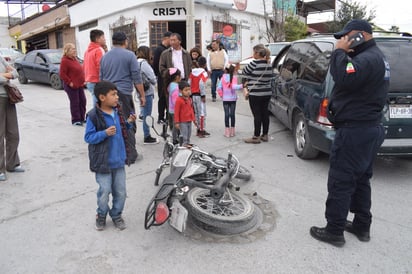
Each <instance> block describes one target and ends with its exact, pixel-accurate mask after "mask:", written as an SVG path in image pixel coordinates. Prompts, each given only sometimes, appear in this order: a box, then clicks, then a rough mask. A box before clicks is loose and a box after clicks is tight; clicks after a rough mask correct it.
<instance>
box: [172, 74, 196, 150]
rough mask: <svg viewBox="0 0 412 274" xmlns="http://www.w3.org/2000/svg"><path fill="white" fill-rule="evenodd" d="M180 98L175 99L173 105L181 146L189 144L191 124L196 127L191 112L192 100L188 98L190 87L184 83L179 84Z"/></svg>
mask: <svg viewBox="0 0 412 274" xmlns="http://www.w3.org/2000/svg"><path fill="white" fill-rule="evenodd" d="M179 90H180V93H181V96H180V97H178V98H177V100H176V105H175V115H174V123H175V127H176V129H177V130H179V131H180V135H181V136H182V137H183V146H187V145H189V144H190V135H191V133H192V122H193V123H195V125H196V120H195V114H194V112H193V106H192V99H191V98H190V94H191V91H190V85H189V84H188V83H187V82H185V81H181V82H179Z"/></svg>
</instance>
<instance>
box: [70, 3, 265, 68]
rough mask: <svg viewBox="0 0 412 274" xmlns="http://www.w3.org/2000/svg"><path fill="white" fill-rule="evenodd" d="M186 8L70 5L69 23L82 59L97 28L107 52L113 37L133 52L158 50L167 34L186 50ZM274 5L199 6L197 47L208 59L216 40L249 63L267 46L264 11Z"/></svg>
mask: <svg viewBox="0 0 412 274" xmlns="http://www.w3.org/2000/svg"><path fill="white" fill-rule="evenodd" d="M186 2H187V1H156V2H154V1H144V0H135V1H130V0H129V1H127V0H123V1H122V0H118V1H111V0H87V1H80V2H77V3H75V4H73V5H70V7H69V13H70V19H71V21H70V22H71V27H73V28H74V29H75V33H76V35H75V36H76V47H77V50H78V52H79V55H80V56H82V54H84V52H85V50H86V48H87V45H88V43H89V33H90V30H92V29H95V28H97V29H101V30H103V31H104V32H105V35H106V41H107V44H108V47H109V49H110V47H111V39H110V38H111V36H112V34H113V33H114V32H115V31H124V32H125V33H126V34H127V36H128V39H129V49H130V50H132V51H136V50H137V48H138V47H139V46H141V45H145V46H149V47H151V48H155V47H156V46H157V45H158V44H159V43H160V41H161V38H162V35H163V33H164V32H166V31H171V32H177V33H179V34H180V35H181V36H182V40H183V42H182V44H183V47H184V48H186V40H187V36H186V19H187V16H188V15H189V14H188V13H187V8H186ZM264 2H267V3H265V4H266V5H263V3H264ZM272 3H273V2H272V1H265V0H263V1H256V2H251V1H249V3H248V1H247V0H234V1H233V0H220V1H208V0H195V1H194V5H195V7H194V14H193V17H194V24H195V27H194V30H195V39H194V41H195V46H196V47H198V48H200V49H201V51H202V53H203V55H206V54H207V50H206V46H207V45H208V44H210V42H211V41H212V40H213V39H217V38H218V39H220V40H221V41H222V43H223V44H224V45H225V48H226V50H227V53H228V55H229V59H230V61H232V62H238V61H240V60H242V59H244V58H246V57H249V56H250V55H251V54H252V47H253V46H254V45H256V44H258V43H267V42H268V41H267V39H265V35H264V33H265V32H266V26H267V23H266V21H265V20H267V19H266V18H265V17H264V16H263V14H265V12H264V11H265V9H266V10H271V9H272ZM91 11H93V12H91ZM188 50H190V49H188Z"/></svg>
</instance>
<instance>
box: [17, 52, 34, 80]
mask: <svg viewBox="0 0 412 274" xmlns="http://www.w3.org/2000/svg"><path fill="white" fill-rule="evenodd" d="M35 58H36V53H35V52H29V53H27V54H26V56H25V57H24V58H23V60H22V61H21V64H20V70H22V71H23V74H24V76H25V77H26V78H27V79H29V80H32V79H33V65H34V59H35Z"/></svg>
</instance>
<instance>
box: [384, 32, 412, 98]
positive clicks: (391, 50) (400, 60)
mask: <svg viewBox="0 0 412 274" xmlns="http://www.w3.org/2000/svg"><path fill="white" fill-rule="evenodd" d="M376 43H377V45H378V47H379V48H380V49H381V50H382V52H383V54H385V56H386V59H387V61H388V62H389V65H390V67H391V79H390V87H389V92H412V77H411V72H410V70H411V68H412V42H411V41H410V40H406V39H405V40H400V39H399V40H387V41H384V40H376Z"/></svg>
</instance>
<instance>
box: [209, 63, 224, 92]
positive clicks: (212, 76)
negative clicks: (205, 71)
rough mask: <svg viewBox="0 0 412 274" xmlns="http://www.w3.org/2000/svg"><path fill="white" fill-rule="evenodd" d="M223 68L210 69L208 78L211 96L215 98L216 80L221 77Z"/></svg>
mask: <svg viewBox="0 0 412 274" xmlns="http://www.w3.org/2000/svg"><path fill="white" fill-rule="evenodd" d="M222 75H223V70H212V73H211V74H210V80H211V81H212V98H216V84H217V80H218V79H220V78H222Z"/></svg>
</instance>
